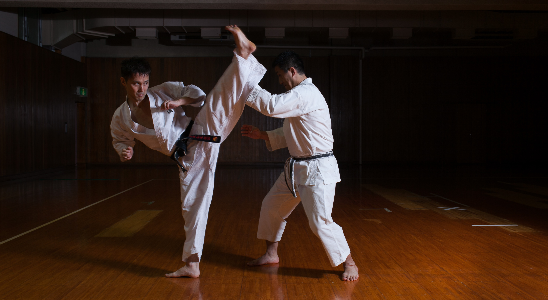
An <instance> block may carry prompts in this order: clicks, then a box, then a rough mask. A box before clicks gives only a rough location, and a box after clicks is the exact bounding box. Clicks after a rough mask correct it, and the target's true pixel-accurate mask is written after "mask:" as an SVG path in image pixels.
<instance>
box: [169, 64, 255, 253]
mask: <svg viewBox="0 0 548 300" xmlns="http://www.w3.org/2000/svg"><path fill="white" fill-rule="evenodd" d="M265 73H266V69H265V67H264V66H262V65H261V64H260V63H259V62H258V61H257V59H256V58H255V57H254V56H253V55H250V56H249V57H248V58H247V60H246V59H243V58H242V57H240V56H238V55H237V54H234V58H233V59H232V63H231V64H230V65H229V66H228V68H227V69H226V70H225V72H224V73H223V75H222V76H221V78H220V79H219V81H218V82H217V84H216V85H215V87H214V88H213V90H212V91H211V92H210V93H209V94H207V96H206V100H205V104H204V106H203V107H202V109H201V110H200V112H199V113H198V115H197V116H196V119H195V120H194V125H193V126H192V129H191V132H190V133H191V135H193V134H197V135H201V134H205V135H216V136H221V142H222V141H224V140H225V139H226V137H227V136H228V135H229V134H230V132H231V131H232V129H233V128H234V126H235V125H236V123H237V122H238V120H239V119H240V116H241V115H242V112H243V110H244V108H245V102H246V100H247V97H248V96H249V94H250V93H251V91H252V90H253V88H254V87H255V86H256V85H257V84H258V83H259V81H260V80H261V79H262V78H263V76H264V74H265ZM219 146H220V144H216V143H208V142H201V141H189V143H188V154H187V155H185V156H183V157H182V158H180V162H181V164H182V165H183V166H184V167H185V169H187V172H183V171H182V170H181V172H180V173H179V179H180V183H181V202H182V214H183V218H184V220H185V243H184V247H183V261H184V262H186V261H187V259H188V257H189V256H190V255H192V254H198V257H199V258H200V259H201V257H202V250H203V246H204V238H205V232H206V225H207V217H208V213H209V206H210V204H211V199H212V197H213V183H214V179H215V168H216V166H217V157H218V155H219Z"/></svg>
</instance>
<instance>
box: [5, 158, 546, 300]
mask: <svg viewBox="0 0 548 300" xmlns="http://www.w3.org/2000/svg"><path fill="white" fill-rule="evenodd" d="M280 172H281V168H279V167H263V168H260V167H257V168H252V167H222V166H221V167H219V168H218V171H217V177H216V188H215V195H214V197H213V203H212V206H211V210H210V214H209V223H208V227H207V233H206V240H205V250H204V253H203V258H202V262H201V264H200V266H201V271H202V276H201V277H200V278H199V279H189V278H181V279H168V278H164V277H163V275H164V273H166V272H171V271H174V270H176V269H178V268H180V267H181V266H182V265H183V263H182V262H181V252H182V244H183V241H184V232H183V219H182V216H181V210H180V199H179V181H178V177H177V170H176V168H175V167H173V166H162V167H124V168H108V167H95V168H90V169H82V170H77V171H74V172H68V173H58V174H55V175H52V176H48V177H47V178H40V179H33V180H27V181H19V182H11V183H3V184H2V185H0V188H1V192H0V225H1V226H0V262H1V263H0V299H548V235H547V232H548V216H547V208H548V174H547V173H548V171H524V170H507V169H506V170H505V169H486V168H478V167H469V168H462V167H461V168H426V167H422V168H419V167H405V168H402V167H399V168H398V167H362V168H361V169H360V168H359V167H343V168H341V175H342V182H341V183H339V184H338V186H337V193H336V200H335V207H334V211H333V218H334V220H335V221H336V222H337V223H338V224H339V225H341V226H342V227H343V229H344V231H345V235H346V237H347V240H348V243H349V245H350V247H351V249H352V255H353V257H354V260H355V261H356V263H357V264H358V266H359V268H360V279H359V281H357V282H341V281H340V280H339V276H340V274H341V273H342V266H339V267H337V268H332V267H331V266H330V264H329V261H328V259H327V256H326V255H325V253H324V250H323V248H322V245H321V244H320V242H319V240H318V239H317V238H316V237H315V236H314V235H313V234H312V233H311V231H310V229H309V228H308V222H307V220H306V216H305V214H304V211H303V209H302V206H300V205H299V206H298V207H297V209H296V210H295V211H294V212H293V214H292V215H291V216H290V217H289V219H288V222H289V223H288V225H287V227H286V232H285V235H284V238H283V240H282V242H281V243H280V248H279V254H280V257H281V262H280V264H279V265H271V266H265V267H247V266H246V264H245V263H246V262H247V261H249V260H251V259H252V258H255V257H258V256H260V255H261V254H262V253H263V251H264V249H265V248H264V244H263V241H260V240H257V239H256V228H257V224H258V218H259V210H260V205H261V200H262V198H263V197H264V195H265V194H266V193H267V191H268V189H269V187H270V186H271V185H272V183H273V182H274V180H275V179H276V177H277V176H278V175H279V173H280ZM486 225H487V226H486ZM491 225H506V226H491Z"/></svg>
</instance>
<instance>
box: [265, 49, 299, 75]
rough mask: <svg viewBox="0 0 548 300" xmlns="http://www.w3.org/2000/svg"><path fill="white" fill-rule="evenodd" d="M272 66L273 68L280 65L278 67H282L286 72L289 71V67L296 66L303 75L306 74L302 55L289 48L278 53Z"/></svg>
mask: <svg viewBox="0 0 548 300" xmlns="http://www.w3.org/2000/svg"><path fill="white" fill-rule="evenodd" d="M272 67H273V68H275V67H278V68H280V70H282V71H284V72H287V71H289V69H290V68H291V67H293V68H295V70H296V71H297V73H299V74H301V75H303V74H304V63H303V60H302V59H301V57H300V56H299V55H298V54H297V53H295V52H293V51H291V50H287V51H284V52H282V53H280V54H278V56H277V57H276V59H274V63H272Z"/></svg>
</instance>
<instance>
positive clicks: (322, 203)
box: [257, 173, 350, 267]
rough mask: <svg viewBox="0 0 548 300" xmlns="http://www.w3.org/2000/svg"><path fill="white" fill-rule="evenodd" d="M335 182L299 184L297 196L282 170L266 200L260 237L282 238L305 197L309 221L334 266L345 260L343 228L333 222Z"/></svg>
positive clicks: (267, 238)
mask: <svg viewBox="0 0 548 300" xmlns="http://www.w3.org/2000/svg"><path fill="white" fill-rule="evenodd" d="M335 186H336V183H332V184H323V182H316V184H315V185H301V184H299V185H297V191H298V194H297V198H295V197H293V195H292V194H291V192H290V191H289V189H288V188H287V185H286V183H285V176H284V174H283V173H282V174H281V175H280V177H279V178H278V180H276V183H275V184H274V186H272V188H271V189H270V191H269V192H268V194H267V195H266V197H265V198H264V200H263V204H262V207H261V216H260V218H259V229H258V231H257V238H259V239H262V240H267V241H270V242H279V241H280V240H281V239H282V235H283V232H284V229H285V225H286V223H287V222H286V221H285V219H286V218H287V217H289V215H290V214H291V212H292V211H293V210H294V209H295V207H296V206H297V205H298V204H299V202H301V201H302V203H303V207H304V211H305V213H306V216H307V218H308V224H309V226H310V228H311V229H312V231H313V232H314V234H315V235H316V236H317V237H319V238H320V240H321V241H322V244H323V247H324V249H325V251H326V252H327V256H328V257H329V261H330V262H331V265H332V266H333V267H335V266H338V265H340V264H341V263H343V262H344V261H345V260H346V258H347V257H348V255H349V254H350V247H348V243H347V242H346V238H345V237H344V233H343V230H342V228H341V227H340V226H339V225H337V224H336V223H335V222H333V219H332V218H331V212H332V210H333V201H334V199H335Z"/></svg>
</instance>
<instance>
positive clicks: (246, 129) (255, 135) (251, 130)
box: [241, 125, 266, 140]
mask: <svg viewBox="0 0 548 300" xmlns="http://www.w3.org/2000/svg"><path fill="white" fill-rule="evenodd" d="M241 130H242V136H247V137H248V138H252V139H254V140H258V139H262V140H264V135H266V133H265V132H262V131H260V130H259V128H257V127H255V126H251V125H242V128H241Z"/></svg>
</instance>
